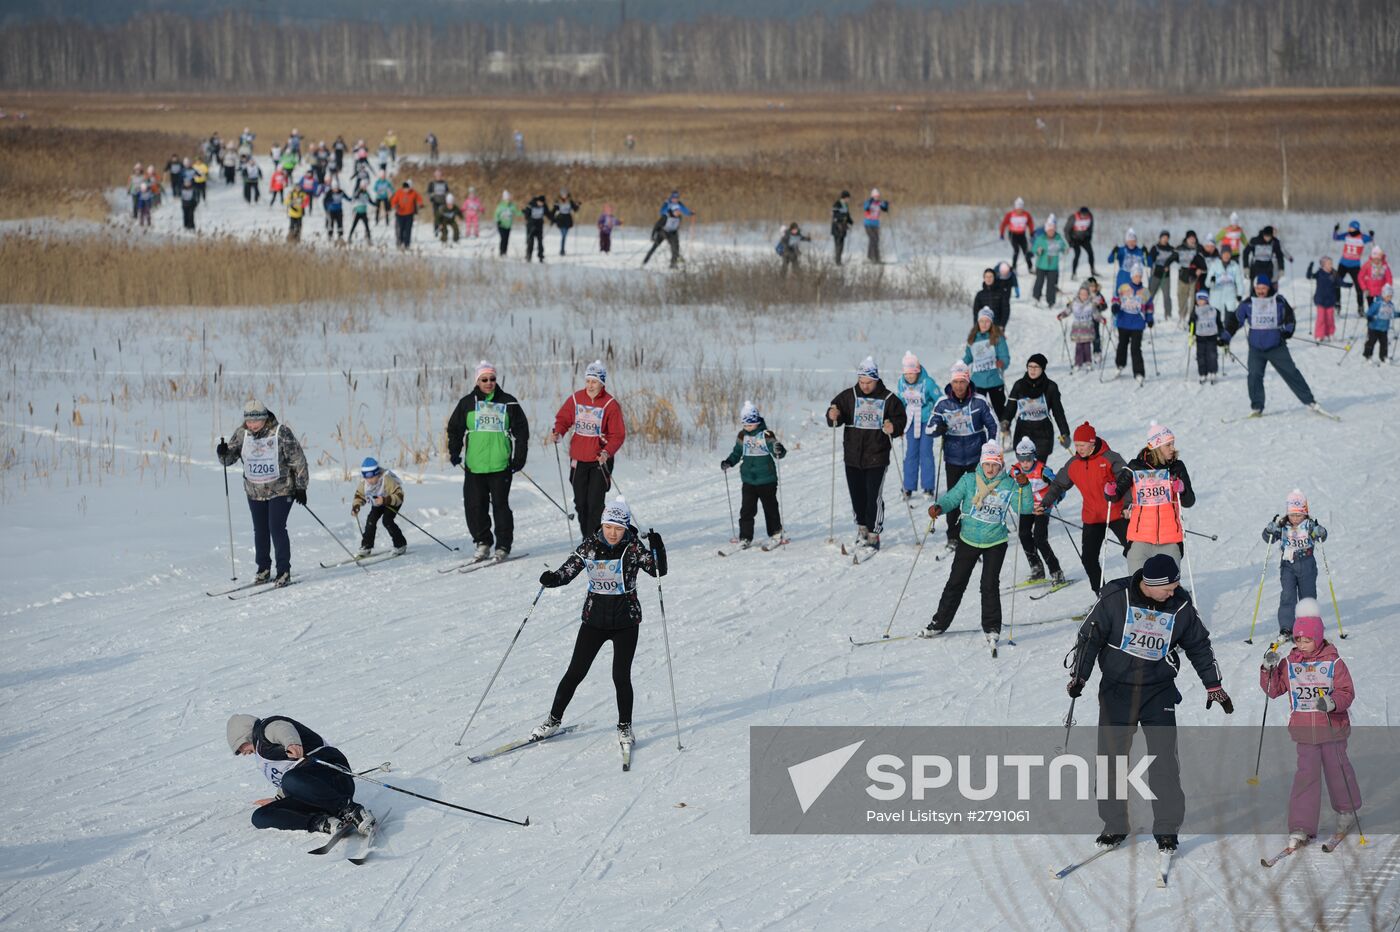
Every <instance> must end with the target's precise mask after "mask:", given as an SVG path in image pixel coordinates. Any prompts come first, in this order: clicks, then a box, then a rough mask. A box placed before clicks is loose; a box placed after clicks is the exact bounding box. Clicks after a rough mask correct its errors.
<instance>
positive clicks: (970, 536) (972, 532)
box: [938, 464, 1031, 548]
mask: <svg viewBox="0 0 1400 932" xmlns="http://www.w3.org/2000/svg"><path fill="white" fill-rule="evenodd" d="M979 472H980V473H982V476H983V478H986V473H985V472H984V471H983V467H982V466H981V465H980V464H979V465H978V466H977V468H976V469H974V470H973V471H972V472H969V473H965V474H964V475H963V477H962V478H961V479H959V480H958V484H957V485H955V486H953V487H952V488H951V489H949V490H948V491H947V492H944V493H943V495H942V496H941V497H940V498H939V499H938V508H939V510H940V511H942V512H943V513H944V514H947V513H948V512H950V511H952V510H953V509H954V508H960V509H962V521H961V522H960V526H959V529H958V536H959V537H960V538H962V541H963V543H966V544H970V545H971V546H973V547H982V548H986V547H995V546H997V545H998V544H1004V543H1006V514H1007V512H1008V511H1010V510H1011V509H1012V508H1014V507H1015V506H1016V496H1017V492H1018V491H1021V490H1022V486H1019V485H1017V484H1016V480H1015V479H1012V478H1011V476H1010V475H1009V474H1008V473H1007V471H1006V470H1005V469H1003V470H1002V471H1001V474H1000V475H998V476H997V478H996V481H995V483H994V485H995V489H994V491H992V492H989V493H987V496H986V497H985V498H983V499H982V504H981V506H980V507H979V506H976V505H974V504H973V503H972V497H973V496H974V495H976V494H977V474H978V473H979ZM1022 494H1023V495H1024V496H1025V497H1026V498H1029V497H1030V495H1031V492H1030V489H1029V487H1026V488H1025V489H1024V492H1023V493H1022Z"/></svg>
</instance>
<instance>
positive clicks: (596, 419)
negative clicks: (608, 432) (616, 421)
mask: <svg viewBox="0 0 1400 932" xmlns="http://www.w3.org/2000/svg"><path fill="white" fill-rule="evenodd" d="M574 436H575V437H601V436H603V409H602V408H598V407H594V406H593V405H581V404H578V403H575V404H574Z"/></svg>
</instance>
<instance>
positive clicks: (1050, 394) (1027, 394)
mask: <svg viewBox="0 0 1400 932" xmlns="http://www.w3.org/2000/svg"><path fill="white" fill-rule="evenodd" d="M1042 396H1043V397H1044V398H1045V406H1046V407H1047V408H1049V409H1050V418H1053V419H1054V421H1055V424H1056V425H1057V426H1058V427H1059V428H1060V433H1061V434H1068V433H1069V421H1068V420H1066V419H1065V409H1064V406H1063V405H1062V404H1060V386H1058V385H1056V384H1055V381H1054V379H1052V378H1050V376H1048V375H1046V374H1045V371H1044V370H1041V373H1040V378H1038V379H1033V378H1031V377H1030V376H1028V375H1023V376H1021V377H1020V378H1019V379H1017V380H1016V383H1015V384H1014V385H1012V386H1011V392H1010V394H1008V395H1007V396H1006V398H1007V400H1008V401H1016V400H1018V399H1021V398H1040V397H1042ZM1016 407H1017V411H1018V415H1019V409H1020V405H1017V406H1016ZM1050 418H1046V419H1045V420H1038V421H1030V420H1022V419H1021V418H1020V417H1019V416H1018V417H1017V418H1016V435H1015V437H1014V439H1016V440H1020V439H1021V436H1022V434H1023V433H1029V432H1030V431H1032V430H1041V429H1048V428H1049V427H1050Z"/></svg>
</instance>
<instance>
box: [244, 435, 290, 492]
mask: <svg viewBox="0 0 1400 932" xmlns="http://www.w3.org/2000/svg"><path fill="white" fill-rule="evenodd" d="M280 433H281V431H280V430H274V431H273V432H272V433H270V434H268V435H267V436H266V437H261V438H259V437H254V436H253V435H252V434H249V433H244V434H243V452H242V453H241V454H240V455H241V456H242V457H243V478H244V479H247V480H248V481H249V482H251V483H253V484H254V485H266V484H267V483H269V482H276V481H277V480H278V479H280V478H282V466H281V464H280V463H279V462H278V459H277V435H278V434H280Z"/></svg>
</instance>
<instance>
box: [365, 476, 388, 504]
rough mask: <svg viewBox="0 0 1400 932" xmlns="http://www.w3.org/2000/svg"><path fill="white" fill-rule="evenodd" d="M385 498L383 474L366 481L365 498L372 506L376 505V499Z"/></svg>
mask: <svg viewBox="0 0 1400 932" xmlns="http://www.w3.org/2000/svg"><path fill="white" fill-rule="evenodd" d="M383 497H384V476H383V474H382V473H381V474H380V475H378V476H375V477H374V478H373V479H366V480H365V498H366V499H368V500H369V503H370V504H371V505H372V504H374V500H375V499H376V498H383Z"/></svg>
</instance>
